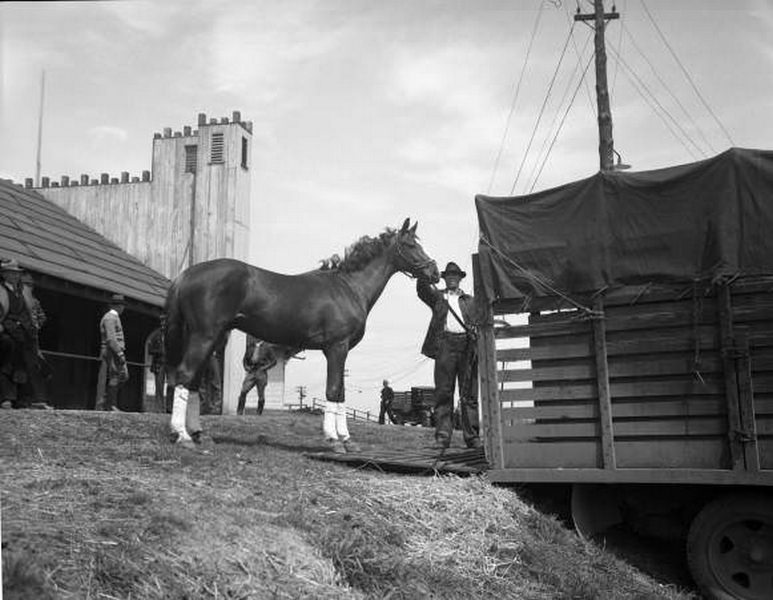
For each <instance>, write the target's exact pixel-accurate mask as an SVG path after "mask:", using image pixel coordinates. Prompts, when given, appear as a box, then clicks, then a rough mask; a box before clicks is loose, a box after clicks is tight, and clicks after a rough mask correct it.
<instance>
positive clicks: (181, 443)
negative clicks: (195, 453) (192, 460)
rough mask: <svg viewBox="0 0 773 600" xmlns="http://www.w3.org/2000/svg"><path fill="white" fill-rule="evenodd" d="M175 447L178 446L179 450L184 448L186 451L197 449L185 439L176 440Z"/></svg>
mask: <svg viewBox="0 0 773 600" xmlns="http://www.w3.org/2000/svg"><path fill="white" fill-rule="evenodd" d="M175 446H180V447H181V448H185V449H186V450H198V447H197V446H196V444H195V443H194V442H193V440H192V439H190V438H186V439H182V438H178V439H177V442H175Z"/></svg>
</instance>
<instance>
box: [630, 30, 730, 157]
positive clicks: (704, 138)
mask: <svg viewBox="0 0 773 600" xmlns="http://www.w3.org/2000/svg"><path fill="white" fill-rule="evenodd" d="M624 29H625V32H626V33H627V34H628V37H630V39H631V43H632V44H633V47H634V49H635V50H636V51H637V52H638V53H639V54H640V55H641V57H642V58H643V59H644V61H645V62H646V63H647V65H648V66H649V68H650V70H651V71H652V74H653V75H655V78H656V79H657V80H658V81H659V82H660V84H661V85H662V86H663V88H664V89H665V90H666V92H667V93H668V95H669V96H671V99H672V100H674V102H676V104H677V106H679V108H681V109H682V112H683V113H684V115H685V117H687V119H688V120H689V121H690V124H691V125H692V126H693V127H694V128H695V130H696V131H697V132H698V134H699V135H700V137H701V139H702V140H703V142H704V143H705V144H706V146H708V148H709V150H710V151H711V153H712V154H714V153H715V150H714V147H713V146H712V145H711V142H709V140H708V139H707V138H706V136H705V135H704V134H703V130H702V129H701V128H700V126H699V125H698V123H697V122H696V121H695V119H694V118H693V116H692V114H691V113H690V111H688V110H687V109H686V108H685V106H684V104H682V101H681V100H680V99H679V96H677V95H676V94H674V92H673V91H672V90H671V88H670V87H669V86H668V84H667V83H666V82H665V80H664V79H663V78H662V77H661V75H660V73H658V70H657V69H656V68H655V65H653V64H652V61H650V59H649V57H647V55H646V54H644V52H643V51H642V49H641V47H640V46H639V44H637V43H636V40H635V39H634V37H633V34H632V33H631V31H630V30H628V28H625V27H624ZM701 153H702V154H703V155H704V156H705V153H704V152H701Z"/></svg>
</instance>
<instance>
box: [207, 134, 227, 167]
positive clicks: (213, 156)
mask: <svg viewBox="0 0 773 600" xmlns="http://www.w3.org/2000/svg"><path fill="white" fill-rule="evenodd" d="M224 149H225V144H224V143H223V134H222V133H213V134H212V152H211V153H210V162H211V163H222V162H223V150H224Z"/></svg>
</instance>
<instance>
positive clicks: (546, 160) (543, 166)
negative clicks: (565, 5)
mask: <svg viewBox="0 0 773 600" xmlns="http://www.w3.org/2000/svg"><path fill="white" fill-rule="evenodd" d="M592 61H593V56H591V57H590V58H589V59H588V63H587V64H586V65H585V69H584V70H583V72H582V75H580V81H578V82H577V87H575V88H574V94H572V98H571V100H569V105H568V106H567V107H566V111H565V112H564V116H563V118H562V119H561V123H559V125H558V129H557V130H556V134H555V136H553V141H552V142H550V147H549V148H548V151H547V154H546V155H545V159H544V160H543V161H542V165H541V166H540V168H539V172H538V173H537V176H536V177H535V178H534V182H533V183H532V184H531V188H530V189H529V193H531V192H532V191H533V190H534V186H536V185H537V181H538V180H539V177H540V175H542V170H543V169H544V168H545V165H546V164H547V162H548V159H549V158H550V153H551V152H552V151H553V146H554V145H555V143H556V140H557V139H558V135H559V134H560V133H561V129H562V128H563V126H564V122H565V121H566V117H567V116H568V115H569V111H570V110H571V108H572V105H573V104H574V99H575V98H576V97H577V92H578V91H580V87H581V86H582V82H583V81H584V80H585V75H586V73H587V72H588V67H590V65H591V62H592Z"/></svg>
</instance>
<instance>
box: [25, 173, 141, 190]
mask: <svg viewBox="0 0 773 600" xmlns="http://www.w3.org/2000/svg"><path fill="white" fill-rule="evenodd" d="M150 179H151V178H150V171H143V172H142V175H135V176H132V175H130V174H129V172H128V171H122V172H121V176H120V177H111V176H110V173H100V175H99V178H93V177H91V176H90V175H88V174H86V173H83V174H82V175H81V176H80V178H77V177H70V176H69V175H62V177H61V178H60V179H59V180H58V181H57V180H53V181H52V180H51V178H50V177H41V178H40V186H36V185H35V181H34V180H33V179H32V177H27V178H26V179H25V180H24V187H25V188H35V187H38V189H41V188H58V187H63V188H66V187H79V186H93V185H117V184H121V183H142V182H150Z"/></svg>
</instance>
